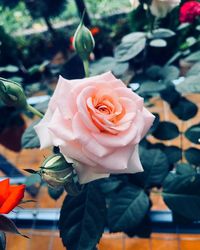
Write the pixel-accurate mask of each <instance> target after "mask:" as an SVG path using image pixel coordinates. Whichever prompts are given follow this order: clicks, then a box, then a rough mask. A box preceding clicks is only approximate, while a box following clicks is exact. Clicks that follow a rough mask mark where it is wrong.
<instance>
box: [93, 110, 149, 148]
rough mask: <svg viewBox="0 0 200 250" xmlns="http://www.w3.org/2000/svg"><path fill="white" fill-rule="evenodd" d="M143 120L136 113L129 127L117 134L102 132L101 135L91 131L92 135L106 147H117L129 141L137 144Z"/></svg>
mask: <svg viewBox="0 0 200 250" xmlns="http://www.w3.org/2000/svg"><path fill="white" fill-rule="evenodd" d="M144 122H145V121H144V119H143V117H142V116H141V115H140V114H137V115H136V117H135V119H134V122H133V123H132V125H131V126H130V127H129V129H128V130H126V131H123V132H121V133H119V134H118V135H117V136H115V135H112V134H108V133H104V134H103V136H102V134H95V133H92V135H93V136H94V138H95V139H96V140H97V141H98V142H99V143H100V144H102V145H104V146H107V147H115V148H117V147H124V146H126V145H128V144H129V143H131V144H137V143H138V140H139V139H140V137H141V134H140V131H141V130H143V128H144Z"/></svg>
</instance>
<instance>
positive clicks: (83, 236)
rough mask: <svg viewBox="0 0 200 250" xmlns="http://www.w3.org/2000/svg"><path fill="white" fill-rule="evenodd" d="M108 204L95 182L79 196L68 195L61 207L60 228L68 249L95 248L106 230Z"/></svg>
mask: <svg viewBox="0 0 200 250" xmlns="http://www.w3.org/2000/svg"><path fill="white" fill-rule="evenodd" d="M105 219H106V205H105V200H104V197H103V195H102V194H101V192H100V190H99V189H98V188H96V186H95V185H94V183H90V184H88V185H87V187H86V189H85V190H84V191H83V192H82V193H81V194H80V195H78V196H76V197H71V196H69V195H67V197H66V198H65V200H64V203H63V206H62V208H61V213H60V220H59V228H60V236H61V238H62V241H63V244H64V246H65V247H66V248H67V249H68V250H86V249H87V250H93V249H94V248H95V246H96V245H97V243H98V242H99V240H100V238H101V235H102V234H103V232H104V227H105Z"/></svg>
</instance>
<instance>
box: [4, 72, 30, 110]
mask: <svg viewBox="0 0 200 250" xmlns="http://www.w3.org/2000/svg"><path fill="white" fill-rule="evenodd" d="M0 98H1V100H2V101H3V102H4V104H5V105H8V106H11V107H12V106H13V107H17V108H22V109H26V107H27V102H26V96H25V94H24V91H23V88H22V87H21V85H20V84H18V83H16V82H13V81H10V80H7V79H4V78H1V77H0Z"/></svg>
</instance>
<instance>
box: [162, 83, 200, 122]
mask: <svg viewBox="0 0 200 250" xmlns="http://www.w3.org/2000/svg"><path fill="white" fill-rule="evenodd" d="M160 95H161V97H162V99H163V100H165V101H166V102H168V103H169V105H170V107H171V110H172V112H173V113H174V114H175V115H176V116H177V117H178V118H179V119H181V120H183V121H187V120H189V119H191V118H193V117H194V116H195V115H196V114H197V111H198V108H197V106H196V105H195V104H194V103H193V102H191V101H189V100H188V99H186V98H185V97H182V96H181V95H180V93H178V92H177V91H176V89H175V87H174V86H172V85H171V86H169V87H168V88H166V89H164V90H162V91H161V93H160Z"/></svg>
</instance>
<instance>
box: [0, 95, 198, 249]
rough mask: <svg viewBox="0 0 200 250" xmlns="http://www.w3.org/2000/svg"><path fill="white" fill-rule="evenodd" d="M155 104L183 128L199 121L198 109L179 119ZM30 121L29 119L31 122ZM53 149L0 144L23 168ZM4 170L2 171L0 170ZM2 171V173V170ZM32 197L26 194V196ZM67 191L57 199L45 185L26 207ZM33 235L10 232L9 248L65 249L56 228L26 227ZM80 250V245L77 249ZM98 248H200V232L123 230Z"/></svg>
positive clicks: (158, 205) (158, 203)
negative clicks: (141, 235) (142, 234)
mask: <svg viewBox="0 0 200 250" xmlns="http://www.w3.org/2000/svg"><path fill="white" fill-rule="evenodd" d="M188 98H189V99H191V100H193V101H195V103H196V104H198V105H199V104H200V95H190V96H188ZM155 104H156V107H154V108H152V111H153V112H158V113H159V114H160V116H161V119H162V120H171V121H173V122H176V124H177V125H178V126H179V128H180V129H181V131H185V130H186V128H188V127H189V126H191V125H192V124H196V123H198V122H199V120H200V119H199V117H200V116H199V113H198V115H197V116H196V117H195V118H194V119H191V120H189V121H187V122H182V121H180V120H178V119H177V118H176V117H175V116H174V115H173V114H172V113H171V112H170V110H169V107H168V105H167V104H166V103H164V102H163V101H161V100H158V99H157V100H155ZM30 122H31V121H27V123H28V124H29V123H30ZM167 144H168V145H171V144H173V145H177V146H180V138H179V137H178V138H176V139H175V140H172V141H169V142H167ZM191 146H194V147H196V145H195V144H192V143H190V142H189V141H188V140H187V139H186V138H183V147H184V148H188V147H191ZM49 153H50V151H48V150H43V151H39V150H22V151H21V152H20V153H18V154H16V153H14V152H11V151H9V150H7V149H5V148H4V147H2V146H0V154H2V155H4V156H5V157H6V158H7V159H8V160H9V161H10V162H12V163H13V164H15V165H16V166H18V167H19V169H21V170H23V169H24V168H32V169H38V167H39V166H40V164H41V162H42V161H43V158H44V155H45V156H47V155H48V154H49ZM0 174H1V173H0ZM1 175H3V174H1ZM151 196H152V199H153V209H155V210H156V209H159V210H161V209H166V206H165V204H164V203H163V200H162V198H161V197H160V196H159V195H156V194H152V195H151ZM30 198H31V197H30V196H29V195H28V194H26V195H25V199H30ZM63 198H64V195H63V196H62V197H61V198H60V199H59V200H58V201H56V202H55V201H54V200H52V199H50V198H49V196H48V194H47V190H46V188H42V189H41V190H40V192H39V195H38V196H37V198H36V200H37V202H36V203H32V204H31V203H27V204H26V205H25V207H27V208H28V207H35V208H55V207H56V208H59V207H60V206H61V204H62V201H63ZM23 233H25V234H26V235H28V236H29V237H30V239H29V240H28V239H25V238H22V237H20V236H16V235H11V234H8V235H7V239H8V244H7V250H61V249H63V250H64V249H65V248H63V246H62V243H61V240H60V238H59V234H58V232H57V231H54V230H52V231H37V230H34V225H33V228H31V229H29V230H25V231H23ZM77 250H78V249H77ZM99 250H200V235H177V234H176V235H172V234H153V235H152V237H151V239H136V238H134V239H128V238H127V237H126V236H125V235H123V234H104V236H103V238H102V240H101V241H100V244H99Z"/></svg>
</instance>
